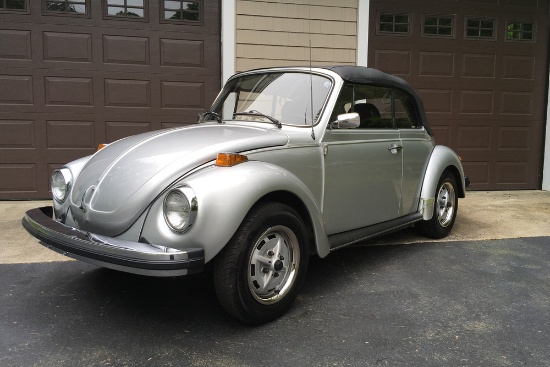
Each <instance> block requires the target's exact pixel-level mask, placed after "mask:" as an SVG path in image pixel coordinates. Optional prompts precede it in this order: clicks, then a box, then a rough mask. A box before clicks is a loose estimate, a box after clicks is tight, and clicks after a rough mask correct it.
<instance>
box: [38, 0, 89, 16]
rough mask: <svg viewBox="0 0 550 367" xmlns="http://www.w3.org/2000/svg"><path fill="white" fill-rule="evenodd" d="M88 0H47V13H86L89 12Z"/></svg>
mask: <svg viewBox="0 0 550 367" xmlns="http://www.w3.org/2000/svg"><path fill="white" fill-rule="evenodd" d="M87 11H88V4H87V0H58V1H49V0H46V8H45V12H46V13H58V14H63V13H65V14H72V15H86V14H88V12H87Z"/></svg>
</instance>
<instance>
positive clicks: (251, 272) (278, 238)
mask: <svg viewBox="0 0 550 367" xmlns="http://www.w3.org/2000/svg"><path fill="white" fill-rule="evenodd" d="M299 262H300V252H299V245H298V239H297V238H296V235H295V234H294V232H292V230H290V228H288V227H285V226H275V227H271V228H269V229H268V230H267V231H265V232H264V233H263V234H262V235H261V236H260V238H259V239H258V241H257V242H256V243H255V244H254V248H253V249H252V253H251V254H250V259H249V266H248V287H249V289H250V292H251V293H252V295H253V296H254V298H255V299H256V300H257V301H258V302H260V303H263V304H270V303H275V302H277V301H279V300H280V299H281V298H283V297H284V296H285V295H286V294H287V293H288V292H289V291H290V289H291V288H292V284H293V283H294V280H295V278H296V274H297V271H298V264H299Z"/></svg>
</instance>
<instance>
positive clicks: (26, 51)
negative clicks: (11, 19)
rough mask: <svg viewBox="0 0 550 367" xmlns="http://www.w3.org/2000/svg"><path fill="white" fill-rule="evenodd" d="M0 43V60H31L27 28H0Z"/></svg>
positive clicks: (29, 34)
mask: <svg viewBox="0 0 550 367" xmlns="http://www.w3.org/2000/svg"><path fill="white" fill-rule="evenodd" d="M0 27H2V28H3V27H4V26H3V25H2V26H0ZM0 45H2V47H0V60H17V61H18V62H20V61H21V60H29V61H30V60H31V32H30V31H28V30H14V29H0ZM13 65H15V62H13Z"/></svg>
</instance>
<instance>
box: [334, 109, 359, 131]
mask: <svg viewBox="0 0 550 367" xmlns="http://www.w3.org/2000/svg"><path fill="white" fill-rule="evenodd" d="M359 124H360V119H359V114H358V113H357V112H351V113H343V114H341V115H338V117H337V118H336V123H335V125H336V126H335V127H337V128H338V129H355V128H356V127H359Z"/></svg>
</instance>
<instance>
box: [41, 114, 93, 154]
mask: <svg viewBox="0 0 550 367" xmlns="http://www.w3.org/2000/svg"><path fill="white" fill-rule="evenodd" d="M46 131H47V134H46V141H47V148H48V149H81V150H82V149H88V151H89V149H94V148H95V147H96V144H95V127H94V121H70V120H47V121H46ZM84 153H86V152H84Z"/></svg>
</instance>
